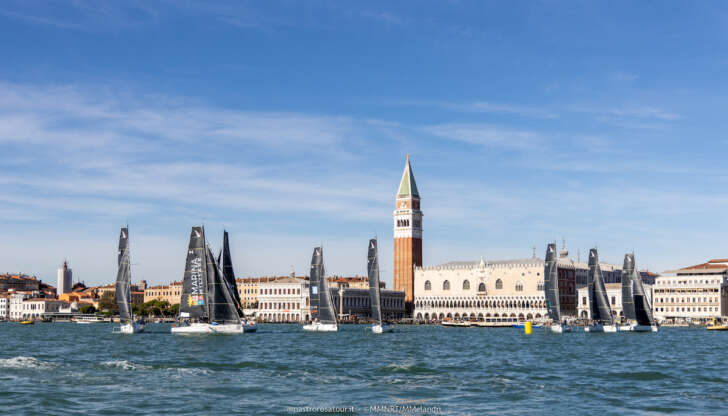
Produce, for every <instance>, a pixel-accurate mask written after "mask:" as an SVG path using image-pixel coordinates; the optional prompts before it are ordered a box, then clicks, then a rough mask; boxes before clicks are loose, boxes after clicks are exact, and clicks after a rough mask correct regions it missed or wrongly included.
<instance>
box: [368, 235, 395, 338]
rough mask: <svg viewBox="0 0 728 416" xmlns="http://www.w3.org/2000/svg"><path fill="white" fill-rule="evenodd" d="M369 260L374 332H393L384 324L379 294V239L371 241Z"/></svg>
mask: <svg viewBox="0 0 728 416" xmlns="http://www.w3.org/2000/svg"><path fill="white" fill-rule="evenodd" d="M367 257H368V260H367V273H368V275H369V301H370V302H369V303H370V305H371V313H372V320H373V321H374V324H373V325H372V332H373V333H375V334H382V333H384V332H392V329H393V328H392V326H391V325H388V324H386V323H384V322H382V301H381V296H380V292H379V259H378V251H377V239H376V238H372V239H371V240H369V253H368V256H367Z"/></svg>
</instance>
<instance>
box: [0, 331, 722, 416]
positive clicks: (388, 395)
mask: <svg viewBox="0 0 728 416" xmlns="http://www.w3.org/2000/svg"><path fill="white" fill-rule="evenodd" d="M111 328H112V325H110V324H91V325H79V324H71V323H68V324H60V323H57V324H47V323H41V324H36V325H32V326H31V325H29V326H21V325H18V324H15V323H2V324H0V332H2V335H3V336H2V338H3V341H2V346H3V348H2V350H1V352H0V380H1V381H0V385H2V389H0V390H1V391H0V406H2V407H1V408H2V411H3V413H7V414H33V413H35V414H58V415H60V414H67V412H71V413H91V414H101V413H102V414H132V413H136V414H161V413H175V414H220V413H233V414H290V413H291V412H292V411H296V410H301V408H302V407H306V406H309V407H317V408H328V407H340V408H343V407H348V408H350V409H351V407H353V414H386V412H385V411H383V410H382V409H383V408H375V407H371V406H389V408H388V409H389V410H401V411H403V412H405V411H406V410H407V409H409V410H410V411H412V410H415V411H416V410H435V411H437V410H439V411H440V412H441V414H553V413H560V414H593V413H596V412H599V413H600V414H663V413H689V414H715V413H721V412H723V411H724V410H725V407H726V406H727V405H728V395H726V394H725V389H726V387H728V375H727V373H726V365H725V362H726V361H725V358H724V353H723V352H722V350H723V346H724V345H726V342H728V332H725V333H709V332H707V331H705V330H704V329H699V328H696V329H691V328H661V330H660V332H659V333H657V334H651V333H649V334H585V333H583V332H576V333H571V334H564V335H554V334H550V333H547V332H546V331H544V330H541V329H535V330H534V333H533V335H531V336H526V335H524V334H523V332H522V330H519V329H511V328H508V329H483V328H441V327H436V326H399V327H398V328H397V330H396V332H394V333H390V334H382V335H373V334H371V332H370V331H369V328H368V326H364V325H344V326H341V327H340V331H339V332H338V333H318V334H317V333H304V332H303V331H302V330H301V328H300V326H298V325H261V326H260V329H259V330H258V333H255V334H245V335H243V336H186V337H185V336H172V335H171V334H170V333H169V326H168V325H164V324H156V325H155V324H152V325H148V327H147V331H148V332H146V333H143V334H137V335H133V336H132V335H118V334H112V333H111ZM392 406H400V407H392ZM384 409H387V408H386V407H385V408H384ZM380 410H382V412H381V413H378V412H379V411H380ZM299 414H300V413H299ZM410 414H411V413H410ZM420 414H422V413H420ZM425 414H427V413H426V412H425Z"/></svg>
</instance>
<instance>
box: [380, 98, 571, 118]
mask: <svg viewBox="0 0 728 416" xmlns="http://www.w3.org/2000/svg"><path fill="white" fill-rule="evenodd" d="M392 104H393V105H398V106H411V107H434V108H439V109H443V110H447V111H453V112H463V113H475V114H478V113H481V114H506V115H517V116H522V117H530V118H537V119H553V118H558V116H559V115H558V113H557V112H555V111H551V110H549V109H548V108H540V107H529V106H521V105H513V104H506V103H495V102H490V101H469V102H462V103H458V102H451V101H429V100H401V101H396V102H393V103H392Z"/></svg>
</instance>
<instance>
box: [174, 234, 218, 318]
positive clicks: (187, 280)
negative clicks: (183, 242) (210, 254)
mask: <svg viewBox="0 0 728 416" xmlns="http://www.w3.org/2000/svg"><path fill="white" fill-rule="evenodd" d="M208 272H212V273H214V270H208V261H207V247H206V245H205V228H204V227H192V231H191V233H190V244H189V247H188V248H187V260H186V262H185V275H184V279H183V281H182V296H181V300H180V305H179V311H180V317H183V318H190V319H193V320H197V321H206V320H207V319H208V318H209V316H210V313H209V305H208V296H207V294H208V290H207V286H208V281H209V279H208Z"/></svg>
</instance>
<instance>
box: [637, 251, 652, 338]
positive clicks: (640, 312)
mask: <svg viewBox="0 0 728 416" xmlns="http://www.w3.org/2000/svg"><path fill="white" fill-rule="evenodd" d="M632 264H633V265H635V262H634V255H633V256H632ZM632 281H633V282H634V284H633V287H634V292H633V296H634V310H635V319H637V325H644V326H654V325H655V317H654V316H653V315H652V307H651V306H650V301H649V299H647V294H646V293H645V287H644V285H643V283H642V275H641V274H640V272H639V271H638V270H637V267H636V265H635V267H634V269H633V271H632Z"/></svg>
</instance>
